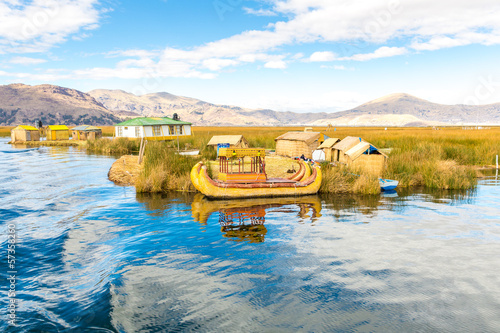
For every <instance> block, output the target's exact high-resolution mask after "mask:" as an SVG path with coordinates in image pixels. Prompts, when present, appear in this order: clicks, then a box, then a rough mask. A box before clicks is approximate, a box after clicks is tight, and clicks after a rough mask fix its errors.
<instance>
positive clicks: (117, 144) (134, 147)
mask: <svg viewBox="0 0 500 333" xmlns="http://www.w3.org/2000/svg"><path fill="white" fill-rule="evenodd" d="M84 142H85V145H86V148H87V150H88V151H91V152H94V153H101V154H130V153H133V152H138V151H139V147H140V144H141V140H139V139H129V138H113V139H111V138H99V139H96V140H87V141H84Z"/></svg>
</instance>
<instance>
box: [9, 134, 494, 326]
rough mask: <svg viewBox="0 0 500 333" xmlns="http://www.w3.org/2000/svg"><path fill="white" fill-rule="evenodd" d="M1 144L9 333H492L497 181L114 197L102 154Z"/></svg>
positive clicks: (124, 190) (119, 192) (130, 192)
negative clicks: (297, 194) (14, 319)
mask: <svg viewBox="0 0 500 333" xmlns="http://www.w3.org/2000/svg"><path fill="white" fill-rule="evenodd" d="M0 141H1V140H0ZM0 143H1V142H0ZM6 147H7V148H6ZM6 147H2V148H1V149H0V155H1V158H0V163H1V164H2V166H4V164H8V166H7V167H4V168H2V170H4V172H3V173H2V175H0V182H2V183H3V184H6V185H8V186H6V188H2V189H0V191H1V192H0V195H1V196H2V207H0V209H1V210H0V214H1V215H2V217H4V218H3V219H2V221H1V223H2V225H3V226H4V227H5V226H6V224H8V223H15V224H16V225H17V234H16V235H17V236H18V244H17V248H16V255H17V256H18V258H19V261H17V263H16V269H17V270H18V276H19V279H18V284H17V285H16V288H17V292H18V293H17V295H18V296H17V297H18V300H19V306H18V309H17V315H18V318H19V321H18V330H19V331H48V332H57V331H75V330H81V331H97V332H99V331H103V332H108V331H112V332H116V331H123V332H135V331H195V330H196V331H217V332H235V331H238V332H239V331H245V332H262V331H269V332H275V331H314V332H324V331H338V332H354V331H369V332H373V331H381V332H402V331H404V332H420V331H444V332H456V331H463V332H468V331H481V332H495V331H499V330H500V322H499V319H498V318H497V317H498V316H497V314H498V313H500V301H499V300H500V287H499V286H500V281H499V277H498V274H495V272H496V271H495V268H496V267H497V266H498V264H499V261H498V259H497V258H498V253H500V237H499V235H500V223H499V222H498V216H499V215H500V208H499V207H500V202H499V200H500V199H499V198H500V192H499V189H500V187H499V186H498V182H497V181H495V180H492V179H486V180H484V181H481V183H480V185H479V186H478V188H477V190H476V191H469V192H449V191H448V192H447V191H426V190H413V191H408V190H405V189H401V190H398V192H397V193H395V194H394V193H393V194H389V195H385V194H384V195H381V196H370V197H359V196H349V195H344V196H321V197H319V196H311V197H303V198H280V199H265V200H237V201H230V202H227V201H209V200H206V199H204V198H203V197H202V196H192V195H183V194H175V193H171V194H168V195H136V194H135V191H134V189H133V188H131V187H118V186H115V185H114V184H113V183H111V182H109V181H108V180H107V171H108V169H109V167H110V166H111V164H112V162H113V160H114V159H113V158H110V157H103V156H93V155H88V154H86V153H84V152H80V151H79V150H77V149H74V148H60V147H50V148H47V147H45V148H40V149H33V150H31V149H22V150H16V149H14V148H9V147H10V146H6ZM1 237H3V238H0V241H1V242H0V246H1V247H2V248H3V249H5V248H6V246H7V239H6V237H5V235H2V236H1ZM6 272H7V266H6V262H5V261H1V262H0V278H1V279H2V280H4V281H5V279H6V277H7V276H6ZM5 287H6V285H5V284H4V285H3V286H2V289H0V306H2V307H5V306H6V300H7V295H6V290H7V289H6V288H5ZM0 329H2V330H5V329H6V321H2V323H1V324H0Z"/></svg>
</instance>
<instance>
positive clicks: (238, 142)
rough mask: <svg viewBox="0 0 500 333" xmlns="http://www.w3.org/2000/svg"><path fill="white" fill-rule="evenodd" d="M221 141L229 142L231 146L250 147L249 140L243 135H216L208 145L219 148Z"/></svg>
mask: <svg viewBox="0 0 500 333" xmlns="http://www.w3.org/2000/svg"><path fill="white" fill-rule="evenodd" d="M220 143H228V144H229V148H248V147H249V145H248V141H247V139H245V138H244V137H243V135H214V136H213V137H212V138H211V139H210V141H208V143H207V146H211V147H214V148H217V145H218V144H220Z"/></svg>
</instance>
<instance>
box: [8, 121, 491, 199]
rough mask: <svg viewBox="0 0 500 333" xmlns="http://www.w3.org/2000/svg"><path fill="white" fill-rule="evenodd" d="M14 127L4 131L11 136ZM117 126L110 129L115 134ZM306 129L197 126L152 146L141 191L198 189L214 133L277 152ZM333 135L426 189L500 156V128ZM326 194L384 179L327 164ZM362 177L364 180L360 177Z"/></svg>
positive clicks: (460, 185)
mask: <svg viewBox="0 0 500 333" xmlns="http://www.w3.org/2000/svg"><path fill="white" fill-rule="evenodd" d="M8 130H9V129H8V128H0V134H4V135H5V134H6V133H3V132H7V131H8ZM111 130H112V127H109V129H108V128H104V129H103V134H104V135H106V134H107V135H110V134H112V132H111ZM293 130H296V131H302V130H303V127H194V128H193V134H194V135H193V136H190V137H183V138H179V140H178V141H177V140H174V141H170V142H149V143H148V144H147V146H146V150H145V156H144V161H143V163H142V168H141V171H140V174H139V176H138V177H137V180H136V184H135V185H136V188H137V191H138V192H163V191H168V190H179V191H193V190H194V188H193V187H192V185H191V184H190V180H189V172H190V170H191V168H192V166H194V165H195V164H196V163H197V162H198V161H200V160H205V161H206V160H214V159H215V157H216V152H215V150H214V149H213V148H211V147H207V142H208V141H209V140H210V138H211V137H212V136H213V135H227V134H242V135H244V137H245V138H246V139H247V141H248V142H249V145H250V147H262V148H266V149H268V150H270V151H272V150H274V149H275V141H274V139H275V138H276V137H278V136H279V135H281V134H283V133H285V132H287V131H293ZM314 130H315V131H321V132H323V133H325V134H326V135H328V136H330V137H336V138H340V139H342V138H344V137H346V136H359V137H362V138H363V139H365V140H367V141H369V142H371V143H372V144H373V145H375V146H377V147H378V148H380V149H382V150H385V151H386V152H387V153H388V155H389V158H388V160H387V165H386V168H385V170H384V173H383V175H382V177H383V178H389V179H397V180H398V181H399V186H400V187H408V186H426V187H430V188H439V189H470V188H474V187H475V186H476V183H477V178H478V177H481V176H482V175H483V172H484V171H483V170H484V169H485V168H488V167H490V168H491V167H493V166H494V165H495V157H496V155H500V128H499V127H491V128H483V129H476V128H462V127H442V128H439V129H437V128H430V127H423V128H418V127H417V128H410V127H401V128H391V127H390V128H387V129H385V128H378V127H339V128H331V129H326V128H324V127H323V128H315V129H314ZM139 146H140V141H139V140H130V139H124V138H118V139H116V138H115V139H113V140H110V138H102V139H98V140H96V141H89V142H87V144H86V148H87V149H88V150H89V151H92V152H95V153H103V154H119V155H125V154H134V153H138V151H139ZM191 149H197V150H200V155H198V156H196V157H192V156H182V155H178V154H176V151H177V150H191ZM322 171H323V183H322V186H321V189H320V192H323V193H364V194H374V193H378V192H379V191H380V187H379V185H378V177H377V176H376V175H371V174H369V173H368V172H365V171H364V170H362V169H359V168H357V169H351V168H349V167H346V166H332V165H331V164H329V163H323V164H322ZM358 175H360V176H358Z"/></svg>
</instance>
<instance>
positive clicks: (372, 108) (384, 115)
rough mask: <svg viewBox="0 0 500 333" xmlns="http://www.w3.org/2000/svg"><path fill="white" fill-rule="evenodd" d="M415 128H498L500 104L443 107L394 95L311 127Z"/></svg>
mask: <svg viewBox="0 0 500 333" xmlns="http://www.w3.org/2000/svg"><path fill="white" fill-rule="evenodd" d="M328 123H331V124H332V125H350V126H355V125H363V126H366V125H368V126H391V125H394V126H418V125H438V124H442V125H465V124H483V125H494V124H500V103H495V104H489V105H477V106H476V105H463V104H458V105H443V104H437V103H432V102H429V101H426V100H424V99H421V98H417V97H415V96H412V95H409V94H404V93H398V94H391V95H387V96H384V97H381V98H378V99H375V100H373V101H370V102H367V103H365V104H362V105H360V106H358V107H355V108H353V109H351V110H347V111H342V112H336V113H331V114H329V116H328V117H326V118H325V119H321V120H318V121H315V122H314V124H315V125H323V124H328Z"/></svg>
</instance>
